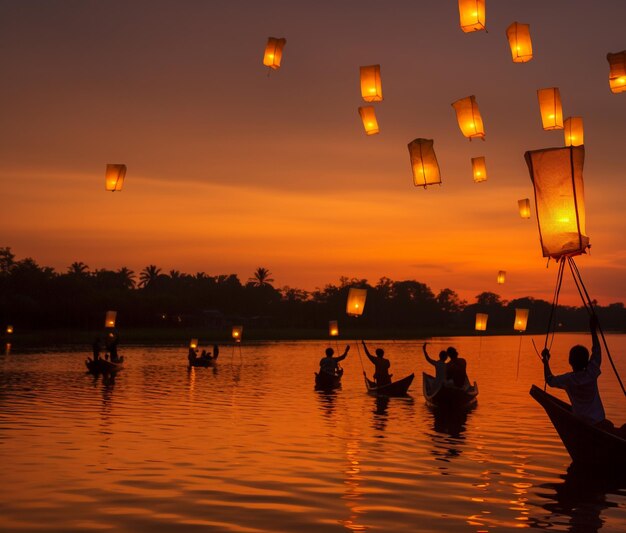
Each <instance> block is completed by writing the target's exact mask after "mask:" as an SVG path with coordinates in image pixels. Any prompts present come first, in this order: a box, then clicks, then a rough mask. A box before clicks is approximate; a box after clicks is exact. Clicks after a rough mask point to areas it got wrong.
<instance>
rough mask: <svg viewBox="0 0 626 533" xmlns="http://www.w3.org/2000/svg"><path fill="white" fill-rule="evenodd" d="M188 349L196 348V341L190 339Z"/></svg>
mask: <svg viewBox="0 0 626 533" xmlns="http://www.w3.org/2000/svg"><path fill="white" fill-rule="evenodd" d="M189 347H190V348H192V349H194V350H195V349H196V348H197V347H198V339H191V341H190V342H189Z"/></svg>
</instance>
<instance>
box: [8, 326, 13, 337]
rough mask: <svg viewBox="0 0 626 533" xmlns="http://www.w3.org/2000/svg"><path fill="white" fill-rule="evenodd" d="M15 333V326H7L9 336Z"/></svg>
mask: <svg viewBox="0 0 626 533" xmlns="http://www.w3.org/2000/svg"><path fill="white" fill-rule="evenodd" d="M11 333H13V326H7V335H11Z"/></svg>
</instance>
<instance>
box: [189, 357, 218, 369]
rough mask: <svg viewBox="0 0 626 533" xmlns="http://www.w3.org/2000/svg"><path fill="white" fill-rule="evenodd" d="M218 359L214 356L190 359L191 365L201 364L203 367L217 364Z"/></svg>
mask: <svg viewBox="0 0 626 533" xmlns="http://www.w3.org/2000/svg"><path fill="white" fill-rule="evenodd" d="M215 363H217V361H216V360H215V359H213V358H211V359H209V358H208V357H198V358H196V359H193V360H192V361H189V366H201V367H203V368H208V367H210V366H215Z"/></svg>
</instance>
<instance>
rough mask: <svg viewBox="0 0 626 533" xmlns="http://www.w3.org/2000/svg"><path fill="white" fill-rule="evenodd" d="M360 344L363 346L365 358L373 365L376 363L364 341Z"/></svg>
mask: <svg viewBox="0 0 626 533" xmlns="http://www.w3.org/2000/svg"><path fill="white" fill-rule="evenodd" d="M361 343H362V344H363V349H364V350H365V355H367V358H368V359H369V360H370V361H371V362H372V363H374V361H376V358H375V357H374V356H373V355H372V354H371V353H370V351H369V350H368V349H367V346H365V341H361Z"/></svg>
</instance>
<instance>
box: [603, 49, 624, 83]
mask: <svg viewBox="0 0 626 533" xmlns="http://www.w3.org/2000/svg"><path fill="white" fill-rule="evenodd" d="M606 59H607V60H608V62H609V87H610V89H611V92H614V93H622V92H624V91H626V50H622V51H621V52H616V53H614V54H607V55H606Z"/></svg>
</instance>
